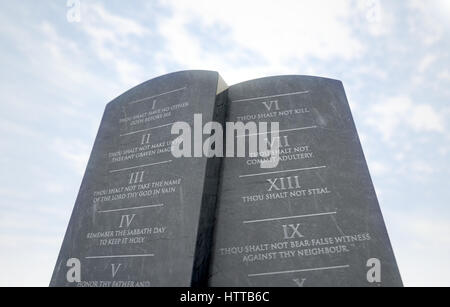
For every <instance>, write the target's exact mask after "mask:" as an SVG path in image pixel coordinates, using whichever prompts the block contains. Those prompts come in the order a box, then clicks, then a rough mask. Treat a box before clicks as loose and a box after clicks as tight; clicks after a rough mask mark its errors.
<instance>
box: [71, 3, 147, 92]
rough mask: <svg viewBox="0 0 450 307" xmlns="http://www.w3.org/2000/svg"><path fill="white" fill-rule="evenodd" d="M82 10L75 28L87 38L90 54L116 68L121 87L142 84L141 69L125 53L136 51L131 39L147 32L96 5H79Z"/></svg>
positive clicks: (137, 24) (127, 19) (139, 26)
mask: <svg viewBox="0 0 450 307" xmlns="http://www.w3.org/2000/svg"><path fill="white" fill-rule="evenodd" d="M82 8H83V21H82V22H81V23H79V25H80V27H81V29H82V30H83V31H84V32H85V34H86V35H87V36H88V38H89V43H90V44H91V46H92V48H93V51H94V53H95V54H96V55H97V56H98V57H99V58H100V59H101V60H102V61H105V62H106V63H107V64H108V65H111V66H112V67H114V68H115V69H116V71H117V73H118V77H119V78H120V80H121V81H122V82H123V83H124V84H126V85H128V86H134V85H136V84H138V83H139V82H140V81H142V78H143V76H144V73H143V71H142V68H141V66H140V65H138V64H137V63H136V62H135V61H133V60H131V59H130V56H128V55H127V53H128V54H129V53H131V52H139V51H140V49H139V45H137V44H133V43H132V41H131V38H133V37H140V38H142V37H143V36H144V35H145V34H148V33H149V29H148V28H146V27H144V26H142V25H141V24H139V23H138V22H136V21H135V20H132V19H130V18H125V17H121V16H119V15H115V14H112V13H111V12H109V11H108V10H106V9H105V8H104V7H103V6H102V5H100V4H94V3H83V6H82Z"/></svg>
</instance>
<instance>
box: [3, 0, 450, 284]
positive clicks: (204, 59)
mask: <svg viewBox="0 0 450 307" xmlns="http://www.w3.org/2000/svg"><path fill="white" fill-rule="evenodd" d="M67 12H68V7H67V5H66V1H49V0H41V1H31V0H26V1H25V0H24V1H6V0H4V1H1V2H0V45H1V46H2V47H1V52H0V65H1V68H2V69H1V70H0V95H1V96H0V97H1V102H0V133H1V136H2V140H1V141H0V152H1V155H0V167H1V169H2V170H3V171H2V172H1V175H0V285H19V286H20V285H38V286H47V285H48V282H49V280H50V277H51V273H52V271H53V266H54V264H55V261H56V257H57V255H58V252H59V248H60V245H61V242H62V238H63V236H64V233H65V230H66V227H67V223H68V220H69V216H70V214H71V211H72V208H73V204H74V201H75V198H76V195H77V192H78V189H79V186H80V183H81V179H82V175H83V173H84V168H85V166H86V163H87V159H88V157H89V154H90V150H91V147H92V144H93V141H94V138H95V135H96V132H97V129H98V126H99V123H100V119H101V116H102V113H103V109H104V106H105V104H106V103H107V102H109V101H110V100H112V99H113V98H114V97H116V96H118V95H119V94H121V93H122V92H124V91H126V90H128V89H129V88H131V87H132V86H135V85H137V84H139V83H141V82H143V81H146V80H148V79H151V78H153V77H156V76H158V75H161V74H165V73H168V72H172V71H177V70H184V69H209V70H216V71H219V72H220V73H221V74H222V76H223V77H224V79H225V80H226V81H227V82H228V83H229V84H234V83H237V82H240V81H245V80H248V79H253V78H257V77H264V76H267V75H280V74H308V75H318V76H324V77H330V78H335V79H339V80H342V81H343V82H344V86H345V88H346V91H347V95H348V98H349V101H350V104H351V107H352V111H353V115H354V118H355V122H356V125H357V128H358V131H359V133H360V137H361V140H362V143H363V147H364V151H365V154H366V158H367V160H368V164H369V168H370V170H371V174H372V177H373V180H374V184H375V188H376V191H377V194H378V197H379V201H380V205H381V208H382V210H383V214H384V216H385V220H386V223H387V226H388V231H389V234H390V237H391V240H392V244H393V247H394V251H395V253H396V256H397V261H398V264H399V266H400V270H401V273H402V277H403V279H404V282H405V284H406V285H408V286H416V285H418V286H421V285H425V286H437V285H447V286H450V261H449V260H450V205H449V201H450V184H449V183H450V181H449V179H448V178H449V175H450V164H449V155H450V129H449V128H450V127H449V125H450V123H449V122H450V121H449V119H450V104H449V100H450V58H449V52H448V50H450V39H449V38H450V36H449V34H450V33H449V32H450V1H446V0H429V1H416V0H410V1H387V0H386V1H385V0H382V1H378V0H359V1H355V0H338V1H336V0H330V1H324V0H315V1H299V0H292V1H288V0H279V1H276V2H274V1H268V0H258V1H251V0H248V1H242V0H241V1H235V0H228V1H220V2H219V1H212V0H207V1H200V0H190V1H175V0H174V1H163V0H152V1H126V2H125V1H119V0H108V1H88V0H81V21H80V22H72V23H71V22H69V21H68V19H67Z"/></svg>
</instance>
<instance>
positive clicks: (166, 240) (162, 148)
mask: <svg viewBox="0 0 450 307" xmlns="http://www.w3.org/2000/svg"><path fill="white" fill-rule="evenodd" d="M225 88H226V85H225V84H224V83H223V81H222V79H221V77H220V76H219V75H218V73H216V72H208V71H185V72H179V73H174V74H169V75H165V76H162V77H159V78H156V79H153V80H151V81H148V82H145V83H143V84H141V85H139V86H137V87H135V88H133V89H131V90H130V91H128V92H126V93H125V94H123V95H121V96H119V97H118V98H116V99H115V100H113V101H112V102H110V103H109V104H108V105H107V106H106V110H105V113H104V116H103V119H102V122H101V125H100V129H99V132H98V135H97V138H96V140H95V144H94V148H93V150H92V154H91V157H90V159H89V163H88V166H87V169H86V173H85V176H84V178H83V182H82V184H81V188H80V192H79V194H78V198H77V200H76V203H75V208H74V210H73V213H72V217H71V219H70V223H69V226H68V229H67V232H66V236H65V238H64V242H63V246H62V248H61V252H60V255H59V257H58V260H57V263H56V267H55V270H54V273H53V277H52V280H51V283H50V285H51V286H97V287H108V286H112V287H115V286H130V287H133V286H134V287H140V286H192V285H201V284H204V283H205V282H206V277H207V275H206V273H207V269H208V266H207V262H208V255H209V251H210V246H209V244H210V243H211V239H210V235H211V231H212V226H213V225H212V221H213V219H212V217H213V216H212V214H214V207H215V203H216V191H217V186H218V184H217V180H218V178H219V167H220V164H219V163H220V160H218V159H208V160H207V159H206V158H197V159H174V158H173V156H172V154H171V143H172V139H173V137H172V135H171V126H172V124H173V123H174V122H177V121H185V122H192V120H193V115H194V114H195V113H201V114H203V118H204V120H207V121H213V120H216V121H221V117H222V119H223V114H225V112H224V111H223V110H222V108H223V107H224V102H225V101H224V96H223V95H218V94H219V93H220V91H222V90H224V89H225Z"/></svg>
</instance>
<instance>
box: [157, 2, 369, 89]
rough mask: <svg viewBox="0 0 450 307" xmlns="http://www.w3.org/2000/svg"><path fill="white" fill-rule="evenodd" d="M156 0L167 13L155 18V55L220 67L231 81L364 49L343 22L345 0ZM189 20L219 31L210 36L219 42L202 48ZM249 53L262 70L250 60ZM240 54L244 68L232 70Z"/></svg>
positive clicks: (346, 13) (347, 57) (348, 14)
mask: <svg viewBox="0 0 450 307" xmlns="http://www.w3.org/2000/svg"><path fill="white" fill-rule="evenodd" d="M162 2H163V3H164V4H165V5H168V6H169V7H170V9H171V11H172V14H171V15H170V16H167V17H161V19H160V33H161V35H162V36H163V37H164V38H165V39H166V40H167V45H166V48H165V50H164V51H162V52H161V54H160V56H161V57H162V58H165V59H166V60H169V61H170V60H172V61H175V62H177V63H180V64H183V65H186V63H188V64H189V65H190V66H193V67H195V66H197V67H208V66H212V67H216V68H215V69H219V68H220V71H221V72H223V73H224V75H225V78H226V79H227V80H230V82H231V83H234V82H237V81H244V80H237V78H251V77H254V75H255V71H256V72H257V73H260V74H263V73H269V74H270V71H272V73H273V72H276V73H277V74H278V73H283V72H284V71H288V70H291V72H292V62H293V61H296V62H298V63H302V61H304V60H305V59H306V58H307V57H311V58H315V59H320V60H331V59H343V60H351V59H354V58H357V57H359V56H361V55H362V53H363V52H364V47H363V45H362V44H361V42H360V41H359V40H358V39H357V38H356V37H355V35H354V34H353V32H352V28H351V26H350V24H349V19H350V18H351V17H352V15H351V14H352V13H351V12H352V6H351V2H350V1H323V0H320V1H298V0H295V1H294V0H292V1H283V3H282V4H280V3H274V2H273V1H268V0H259V1H237V0H231V1H226V2H220V4H217V3H216V2H212V1H209V0H195V1H173V0H172V1H170V0H168V1H162ZM193 25H197V26H202V27H203V29H205V30H206V29H207V31H211V32H213V33H214V34H216V35H220V36H218V37H216V38H215V39H216V40H217V41H218V42H221V43H223V44H224V47H223V48H222V49H221V50H219V51H218V52H217V53H216V54H212V53H211V52H205V51H204V48H203V47H202V46H201V45H200V37H198V36H196V35H195V34H193V33H192V32H191V31H189V26H193ZM254 55H258V57H259V58H260V59H259V60H260V61H262V62H263V64H262V65H263V66H264V67H265V68H264V69H261V68H259V69H258V68H257V67H256V66H257V65H252V64H251V62H252V60H254V59H252V57H254ZM242 59H246V60H247V61H246V62H247V63H248V64H247V68H246V69H247V72H245V70H244V71H241V72H239V73H237V72H236V71H239V70H242V67H239V65H236V63H238V62H239V61H240V60H242ZM227 62H228V64H227ZM300 65H301V64H300ZM220 66H222V67H220ZM259 66H261V65H259ZM249 68H250V69H249ZM299 68H300V69H301V67H299ZM250 70H251V72H249V71H250ZM302 70H303V69H302ZM305 70H306V69H305ZM257 73H256V74H257Z"/></svg>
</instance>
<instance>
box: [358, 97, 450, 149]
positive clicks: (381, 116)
mask: <svg viewBox="0 0 450 307" xmlns="http://www.w3.org/2000/svg"><path fill="white" fill-rule="evenodd" d="M368 116H369V117H368V119H367V123H368V124H369V125H371V126H372V127H373V128H375V129H376V130H378V131H379V132H380V133H381V134H382V136H383V139H384V140H385V141H392V138H393V137H394V136H395V135H396V134H398V133H402V132H404V129H411V130H413V131H414V132H437V133H442V132H444V131H445V118H444V117H443V114H442V113H439V111H436V110H435V109H434V108H433V107H432V106H431V105H428V104H414V103H413V102H412V101H411V99H410V98H408V97H405V96H396V97H392V98H388V99H386V100H385V101H383V102H381V103H378V104H375V105H373V106H372V107H371V108H370V109H369V111H368Z"/></svg>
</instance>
